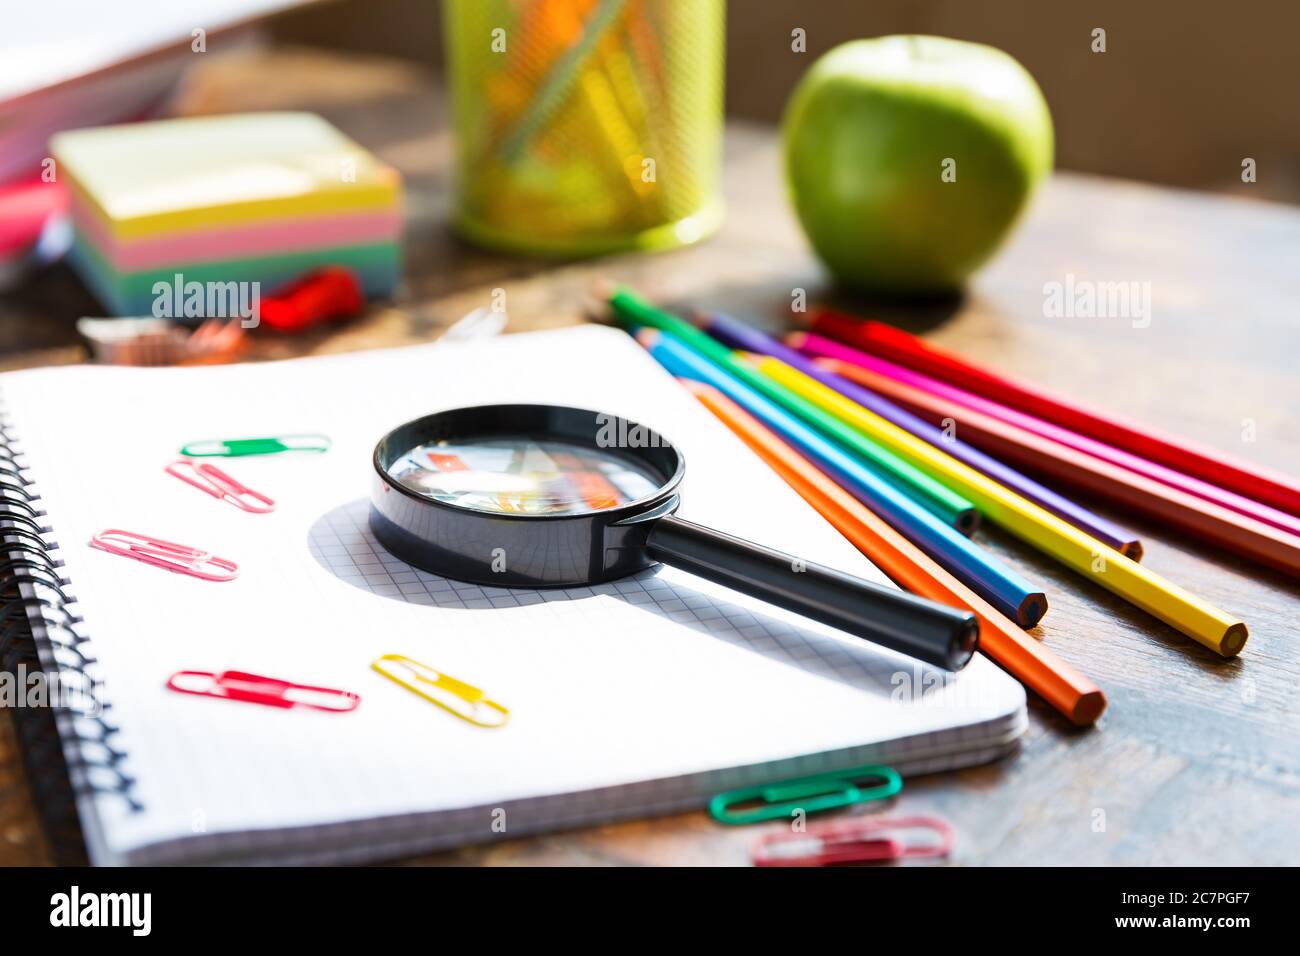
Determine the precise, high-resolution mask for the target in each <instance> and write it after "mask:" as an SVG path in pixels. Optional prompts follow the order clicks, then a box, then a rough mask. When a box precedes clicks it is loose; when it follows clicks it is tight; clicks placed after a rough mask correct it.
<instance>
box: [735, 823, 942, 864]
mask: <svg viewBox="0 0 1300 956" xmlns="http://www.w3.org/2000/svg"><path fill="white" fill-rule="evenodd" d="M908 831H911V832H913V833H916V832H920V831H927V832H929V833H931V834H933V839H929V840H925V841H921V842H911V841H907V840H905V839H904V838H903V835H904V834H905V833H906V832H908ZM952 846H953V832H952V828H951V827H950V826H948V823H947V821H946V820H943V819H941V818H939V817H929V816H915V817H873V816H865V817H854V818H853V819H850V820H832V821H829V822H827V823H814V824H812V825H811V826H809V827H808V829H807V830H805V831H804V832H803V833H787V832H785V831H784V830H781V831H778V832H775V833H769V834H766V835H765V836H763V837H760V838H759V840H758V841H757V842H756V843H755V844H754V846H753V848H752V849H751V850H750V851H749V858H750V861H751V862H752V863H753V864H754V865H755V866H834V865H835V864H838V863H878V862H882V861H885V860H904V859H911V858H915V857H940V856H948V855H949V854H951V853H952Z"/></svg>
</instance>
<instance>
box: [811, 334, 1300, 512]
mask: <svg viewBox="0 0 1300 956" xmlns="http://www.w3.org/2000/svg"><path fill="white" fill-rule="evenodd" d="M788 341H789V342H790V344H791V345H792V347H794V348H796V349H797V350H798V351H800V352H802V353H804V354H805V355H808V356H811V357H813V358H829V359H834V360H836V361H839V362H846V363H848V364H850V365H856V366H858V367H860V368H865V369H866V370H867V371H870V372H875V373H876V374H877V375H883V376H885V377H886V378H891V379H893V380H894V381H896V382H902V383H903V384H904V385H910V386H911V387H913V388H918V389H920V390H921V391H924V392H929V393H930V394H932V395H936V396H938V397H939V398H942V399H945V400H946V401H949V402H952V403H953V404H954V405H960V406H962V407H963V408H969V409H971V410H972V411H977V412H979V413H981V414H983V415H988V416H989V417H990V418H996V419H998V420H999V421H1002V422H1006V423H1007V424H1008V425H1015V426H1016V427H1017V428H1023V429H1024V430H1025V431H1029V432H1033V433H1034V434H1035V435H1041V436H1042V437H1043V438H1050V439H1051V440H1052V441H1055V442H1060V443H1061V444H1062V445H1066V446H1068V447H1070V448H1073V449H1075V450H1076V451H1081V452H1084V453H1085V454H1089V455H1092V456H1093V457H1095V458H1100V459H1102V460H1103V461H1108V462H1110V463H1111V464H1113V465H1118V466H1119V467H1121V468H1126V469H1128V470H1129V471H1132V472H1135V473H1136V474H1139V475H1143V476H1144V477H1147V478H1151V479H1153V480H1155V481H1159V482H1161V483H1163V484H1166V485H1168V486H1169V487H1171V488H1177V489H1178V490H1179V491H1183V492H1186V493H1187V494H1191V495H1195V496H1196V497H1198V498H1203V499H1204V500H1206V501H1210V502H1213V503H1214V504H1216V505H1220V506H1221V507H1224V508H1227V509H1229V510H1231V511H1235V512H1237V513H1238V514H1243V515H1246V516H1247V517H1249V518H1253V519H1255V520H1256V521H1261V522H1263V523H1264V524H1268V525H1272V526H1273V527H1275V528H1279V529H1281V530H1282V531H1286V532H1288V533H1289V534H1294V535H1300V518H1296V517H1294V516H1292V515H1289V514H1287V513H1286V512H1284V511H1278V510H1277V509H1276V508H1270V507H1269V506H1268V505H1264V504H1260V503H1259V502H1258V501H1254V500H1252V499H1250V498H1246V497H1244V496H1242V495H1238V494H1235V493H1234V492H1231V491H1228V490H1227V489H1224V488H1220V487H1218V486H1217V485H1212V484H1210V483H1209V482H1206V481H1201V480H1200V479H1199V478H1193V477H1192V476H1191V475H1185V474H1183V473H1182V472H1180V471H1175V470H1174V469H1172V468H1166V467H1165V466H1164V465H1160V464H1157V463H1156V462H1153V461H1148V460H1147V459H1145V458H1142V457H1141V456H1139V455H1134V454H1132V453H1130V452H1127V451H1124V450H1123V449H1120V448H1115V447H1114V446H1112V445H1107V444H1106V443H1105V442H1100V441H1097V440H1096V439H1095V438H1089V437H1087V436H1086V435H1080V434H1079V433H1078V432H1074V431H1071V430H1070V429H1068V428H1062V427H1061V426H1060V425H1053V424H1052V423H1051V422H1047V421H1043V419H1041V418H1037V417H1035V416H1033V415H1027V414H1025V413H1024V412H1020V411H1016V410H1015V409H1014V408H1009V407H1007V406H1006V405H1003V404H1001V403H1000V402H995V401H992V400H990V399H987V398H982V397H980V396H979V395H976V394H974V393H972V392H968V391H966V390H965V389H961V388H957V387H955V386H953V385H949V384H947V383H946V382H941V381H939V380H937V379H935V378H931V377H930V376H928V375H922V374H921V373H920V372H914V371H912V370H911V369H907V368H904V367H903V366H901V365H896V364H894V363H893V362H887V361H885V360H884V359H881V358H877V357H875V356H874V355H868V354H867V353H866V352H859V351H858V350H857V349H854V348H850V347H849V346H847V345H843V344H841V343H840V342H836V341H835V340H833V339H828V338H826V337H825V336H821V335H811V334H805V333H802V332H796V333H793V334H792V335H790V336H789V338H788Z"/></svg>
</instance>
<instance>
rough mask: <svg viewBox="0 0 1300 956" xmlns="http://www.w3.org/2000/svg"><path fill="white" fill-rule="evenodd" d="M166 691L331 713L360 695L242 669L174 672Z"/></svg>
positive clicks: (344, 709) (348, 706) (358, 700)
mask: <svg viewBox="0 0 1300 956" xmlns="http://www.w3.org/2000/svg"><path fill="white" fill-rule="evenodd" d="M167 687H168V689H169V690H174V691H178V692H180V693H182V694H196V695H198V696H200V697H218V698H221V699H223V700H242V701H245V702H247V703H250V704H262V705H263V706H266V707H281V708H285V709H287V708H290V707H307V708H310V709H311V710H324V711H328V712H330V713H333V714H342V713H346V712H347V711H349V710H356V709H357V705H358V704H360V703H361V698H360V697H359V696H357V695H356V694H354V693H352V691H350V690H338V689H337V688H334V687H313V686H312V685H310V684H292V683H290V682H289V681H287V680H278V679H277V678H274V677H262V676H261V675H260V674H249V673H247V672H245V671H222V672H221V673H219V674H214V673H212V672H211V671H177V672H176V673H175V674H173V675H172V676H171V677H169V678H168V679H167Z"/></svg>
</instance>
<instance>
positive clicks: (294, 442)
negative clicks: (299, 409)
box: [181, 435, 330, 458]
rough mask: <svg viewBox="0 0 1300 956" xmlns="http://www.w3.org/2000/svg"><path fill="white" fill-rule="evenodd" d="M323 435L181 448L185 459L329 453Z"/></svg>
mask: <svg viewBox="0 0 1300 956" xmlns="http://www.w3.org/2000/svg"><path fill="white" fill-rule="evenodd" d="M329 447H330V440H329V439H328V438H326V437H325V436H324V435H282V436H280V437H279V438H232V439H229V440H222V439H219V438H214V439H209V440H206V441H192V442H190V443H189V444H188V445H184V446H182V447H181V454H182V455H184V456H185V457H186V458H242V457H244V456H245V455H278V454H279V453H280V452H283V451H317V452H319V451H329Z"/></svg>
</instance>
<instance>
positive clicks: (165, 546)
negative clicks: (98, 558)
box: [90, 528, 239, 581]
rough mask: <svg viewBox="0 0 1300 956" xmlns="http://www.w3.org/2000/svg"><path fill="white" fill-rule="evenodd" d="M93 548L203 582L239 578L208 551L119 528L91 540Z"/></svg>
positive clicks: (229, 565)
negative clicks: (186, 575) (199, 579)
mask: <svg viewBox="0 0 1300 956" xmlns="http://www.w3.org/2000/svg"><path fill="white" fill-rule="evenodd" d="M90 546H91V547H92V548H99V549H100V550H101V551H107V552H109V553H110V554H120V555H122V557H124V558H134V559H135V560H137V561H143V562H144V563H145V564H152V565H154V566H155V567H159V568H166V569H167V570H168V571H176V572H178V573H180V574H188V575H190V576H191V577H196V578H202V579H203V580H204V581H233V580H234V579H235V577H236V576H237V575H238V574H239V565H237V564H235V562H234V561H228V560H227V559H225V558H218V557H217V556H216V555H214V554H212V553H211V552H209V551H201V550H199V549H198V548H190V547H187V546H186V545H183V544H176V543H175V542H172V541H163V540H162V539H161V538H151V537H149V536H148V535H144V534H136V533H135V532H133V531H123V530H122V529H121V528H109V529H108V530H107V531H101V532H99V533H98V534H96V535H95V536H94V537H92V538H91V539H90Z"/></svg>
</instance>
